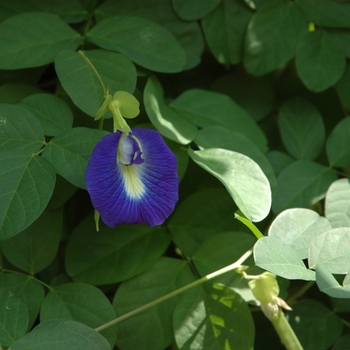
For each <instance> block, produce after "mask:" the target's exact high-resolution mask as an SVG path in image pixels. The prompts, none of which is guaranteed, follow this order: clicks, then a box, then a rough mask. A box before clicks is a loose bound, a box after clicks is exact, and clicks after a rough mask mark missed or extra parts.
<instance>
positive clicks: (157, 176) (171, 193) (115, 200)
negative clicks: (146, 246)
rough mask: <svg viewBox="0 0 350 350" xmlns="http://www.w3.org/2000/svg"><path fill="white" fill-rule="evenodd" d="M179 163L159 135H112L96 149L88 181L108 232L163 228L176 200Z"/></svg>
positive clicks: (136, 131)
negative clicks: (121, 227)
mask: <svg viewBox="0 0 350 350" xmlns="http://www.w3.org/2000/svg"><path fill="white" fill-rule="evenodd" d="M176 168H177V160H176V157H175V155H174V154H173V153H172V152H171V151H170V149H169V148H168V146H167V145H166V144H165V142H164V141H163V139H162V137H161V135H160V134H159V133H158V132H157V131H155V130H149V129H133V130H132V131H131V132H122V131H116V132H114V133H112V134H108V135H106V136H105V137H103V138H102V139H101V141H100V142H99V143H98V144H97V145H96V147H95V149H94V151H93V153H92V154H91V156H90V159H89V163H88V166H87V169H86V174H85V182H86V187H87V190H88V192H89V194H90V197H91V201H92V204H93V206H94V207H95V209H96V210H97V211H98V212H99V213H100V215H101V218H102V220H103V221H104V223H105V224H107V225H108V226H110V227H115V226H117V225H119V224H134V223H138V224H141V223H147V224H148V225H150V226H154V225H160V224H162V223H163V222H164V220H165V219H166V218H167V217H168V216H169V215H170V214H171V213H172V211H173V210H174V207H175V204H176V202H177V200H178V186H179V185H178V183H179V180H178V176H177V171H176Z"/></svg>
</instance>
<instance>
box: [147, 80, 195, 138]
mask: <svg viewBox="0 0 350 350" xmlns="http://www.w3.org/2000/svg"><path fill="white" fill-rule="evenodd" d="M143 102H144V104H145V108H146V112H147V115H148V117H149V118H150V120H151V122H152V124H153V125H154V126H155V127H156V128H157V130H158V131H159V132H160V133H161V134H162V135H163V136H165V137H168V138H169V139H170V140H173V141H175V142H177V143H180V144H184V145H186V144H188V143H190V142H191V141H192V140H193V139H194V138H195V137H196V133H197V127H196V126H195V125H193V124H192V123H190V122H188V121H187V120H186V119H183V118H182V117H181V115H179V114H177V113H176V112H175V111H174V110H172V109H171V108H170V107H168V106H167V105H166V104H165V102H164V92H163V88H162V85H161V84H160V82H159V81H158V79H157V78H156V77H155V76H151V77H149V78H148V80H147V84H146V86H145V90H144V93H143Z"/></svg>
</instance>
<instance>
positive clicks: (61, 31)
mask: <svg viewBox="0 0 350 350" xmlns="http://www.w3.org/2000/svg"><path fill="white" fill-rule="evenodd" d="M28 24H30V26H31V27H30V30H28ZM0 33H1V34H0V47H1V53H0V69H18V68H27V67H37V66H42V65H44V64H47V63H50V62H53V61H54V58H55V56H56V54H57V53H58V52H59V51H61V50H63V49H73V50H74V49H75V48H77V47H78V46H79V45H80V44H81V43H82V37H81V36H80V34H79V33H78V32H76V31H75V30H73V29H72V28H71V27H70V26H69V25H68V24H67V23H66V22H64V21H63V20H62V19H61V18H60V17H58V16H57V15H54V14H51V13H43V12H28V13H23V14H19V15H16V16H13V17H10V18H8V19H6V20H5V21H3V22H2V23H1V24H0Z"/></svg>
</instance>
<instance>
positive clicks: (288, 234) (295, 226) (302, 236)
mask: <svg viewBox="0 0 350 350" xmlns="http://www.w3.org/2000/svg"><path fill="white" fill-rule="evenodd" d="M331 228H332V227H331V224H330V222H329V221H328V220H327V219H326V218H324V217H323V216H320V215H318V214H317V213H316V212H314V211H313V210H310V209H302V208H293V209H287V210H285V211H283V212H282V213H280V214H279V215H278V216H277V218H276V219H275V220H274V221H273V222H272V224H271V226H270V227H269V237H273V238H276V239H278V240H279V241H281V242H282V243H284V244H286V245H288V246H290V247H292V248H293V249H294V250H295V252H297V253H298V255H299V257H300V258H301V259H306V258H307V257H308V252H309V246H310V244H311V242H312V241H313V240H314V239H315V238H317V237H318V236H319V235H321V234H322V233H324V232H326V231H329V230H330V229H331Z"/></svg>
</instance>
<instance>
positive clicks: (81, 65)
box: [55, 50, 136, 117]
mask: <svg viewBox="0 0 350 350" xmlns="http://www.w3.org/2000/svg"><path fill="white" fill-rule="evenodd" d="M84 53H85V55H86V57H87V58H88V59H89V60H90V61H91V62H92V64H93V65H94V67H95V68H96V70H97V71H98V73H99V75H100V76H101V78H102V81H103V83H104V85H105V87H106V89H107V88H109V92H110V93H111V94H113V93H114V92H116V91H119V90H121V91H127V92H130V93H133V92H134V89H135V86H136V69H135V66H134V65H133V63H132V62H131V61H130V60H129V59H128V58H127V57H125V56H124V55H121V54H118V53H116V52H110V51H106V50H87V51H85V52H84ZM55 69H56V72H57V75H58V78H59V79H60V82H61V84H62V86H63V88H64V90H65V91H66V92H67V94H68V95H69V97H70V98H71V99H72V101H73V102H74V103H75V104H76V105H77V106H78V107H79V108H80V109H81V110H82V111H84V112H85V113H86V114H88V115H89V116H91V117H95V116H96V113H97V111H98V109H99V108H100V107H101V105H102V102H103V99H104V96H103V90H102V88H101V85H100V83H99V81H98V79H97V78H96V76H95V74H94V72H93V71H92V70H91V68H90V67H89V65H88V64H87V63H86V61H85V60H84V59H83V58H82V57H81V56H80V55H79V54H78V53H77V52H75V51H71V50H63V51H61V52H60V53H59V54H58V55H57V56H56V58H55Z"/></svg>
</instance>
